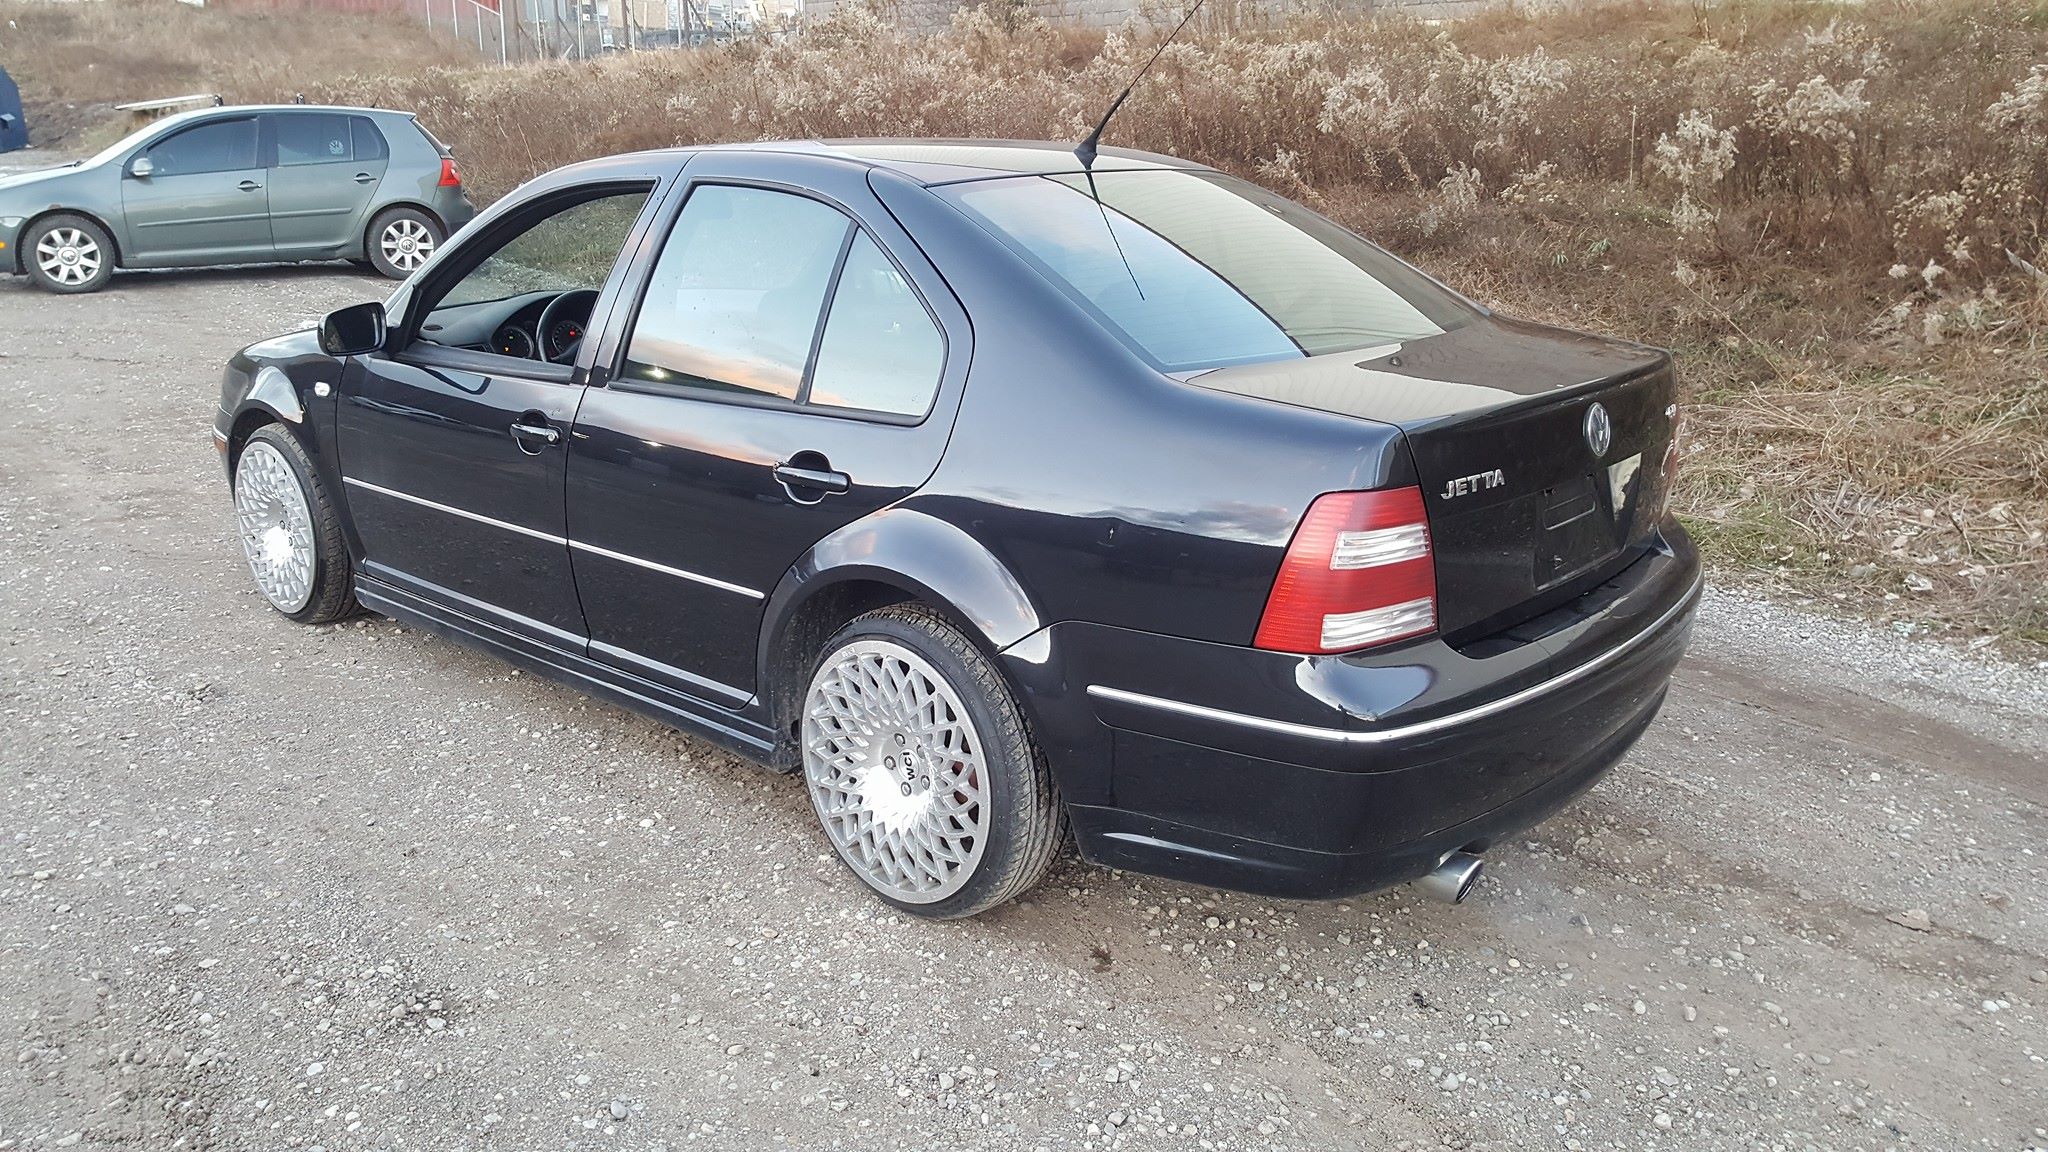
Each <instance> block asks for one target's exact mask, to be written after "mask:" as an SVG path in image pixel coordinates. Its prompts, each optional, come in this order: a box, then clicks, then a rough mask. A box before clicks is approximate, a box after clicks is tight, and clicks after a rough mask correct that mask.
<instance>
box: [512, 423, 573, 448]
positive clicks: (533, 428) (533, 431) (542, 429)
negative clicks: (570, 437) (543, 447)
mask: <svg viewBox="0 0 2048 1152" xmlns="http://www.w3.org/2000/svg"><path fill="white" fill-rule="evenodd" d="M529 436H530V437H532V438H533V439H535V440H538V441H540V442H541V443H543V444H560V443H561V442H562V430H561V429H560V428H556V427H554V426H552V425H549V424H525V423H521V424H514V425H513V426H512V438H513V439H514V440H522V439H525V438H526V437H529Z"/></svg>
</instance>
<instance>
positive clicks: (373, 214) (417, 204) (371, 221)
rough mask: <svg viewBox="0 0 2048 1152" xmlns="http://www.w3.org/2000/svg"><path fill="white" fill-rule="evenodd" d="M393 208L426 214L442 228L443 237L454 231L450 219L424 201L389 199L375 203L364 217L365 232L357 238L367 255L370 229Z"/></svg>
mask: <svg viewBox="0 0 2048 1152" xmlns="http://www.w3.org/2000/svg"><path fill="white" fill-rule="evenodd" d="M393 208H410V209H412V210H413V211H414V212H418V213H420V214H422V215H424V216H425V217H426V218H427V219H429V220H432V221H433V222H434V224H435V225H436V226H437V227H439V228H440V229H441V235H442V236H443V237H446V236H447V235H448V234H449V233H450V232H451V231H453V230H452V229H450V228H449V227H448V221H446V220H444V219H442V218H441V214H440V213H439V212H436V211H434V210H433V209H432V208H430V207H428V206H427V205H426V204H425V203H424V202H422V201H419V200H387V201H385V202H384V203H382V204H377V205H373V206H372V207H371V208H370V213H369V215H368V216H366V217H364V218H363V233H362V235H361V236H359V237H357V239H359V240H361V241H362V242H363V254H364V255H365V256H368V255H369V252H370V229H372V228H375V227H376V226H377V218H378V217H380V216H382V215H384V214H385V213H386V212H389V211H391V210H392V209H393Z"/></svg>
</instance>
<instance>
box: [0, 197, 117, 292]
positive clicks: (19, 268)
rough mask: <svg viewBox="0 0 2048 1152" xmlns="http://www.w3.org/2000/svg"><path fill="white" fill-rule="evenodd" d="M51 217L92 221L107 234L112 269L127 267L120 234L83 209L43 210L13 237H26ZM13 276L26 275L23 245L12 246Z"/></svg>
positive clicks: (26, 255) (26, 257)
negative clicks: (68, 217) (74, 217)
mask: <svg viewBox="0 0 2048 1152" xmlns="http://www.w3.org/2000/svg"><path fill="white" fill-rule="evenodd" d="M52 216H78V217H82V218H84V219H86V220H90V221H92V222H93V223H94V224H95V225H97V226H98V227H99V230H100V231H102V232H105V233H106V234H107V241H108V243H110V244H112V245H113V246H114V267H116V268H125V267H127V266H128V264H127V261H126V260H125V259H123V257H122V256H121V234H120V233H119V232H116V231H114V228H113V225H111V224H108V223H107V222H106V221H105V220H103V219H101V218H100V216H99V214H98V213H96V212H88V211H86V210H85V209H83V208H64V207H57V208H45V209H44V210H42V211H41V212H38V213H36V214H35V215H33V216H31V217H29V218H28V219H26V220H24V221H22V222H21V230H20V231H19V232H16V233H15V235H16V236H26V235H28V234H29V230H30V229H32V228H34V227H35V226H36V225H38V224H40V223H42V222H43V221H45V220H48V219H49V218H50V217H52ZM14 274H15V275H17V276H26V275H28V246H27V245H25V244H16V245H15V246H14Z"/></svg>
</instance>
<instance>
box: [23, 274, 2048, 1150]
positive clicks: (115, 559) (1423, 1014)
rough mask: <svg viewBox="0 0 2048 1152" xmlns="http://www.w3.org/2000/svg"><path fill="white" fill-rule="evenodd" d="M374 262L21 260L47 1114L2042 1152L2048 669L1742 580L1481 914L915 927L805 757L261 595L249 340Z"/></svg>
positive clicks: (31, 1109) (31, 874)
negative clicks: (1619, 759) (774, 765)
mask: <svg viewBox="0 0 2048 1152" xmlns="http://www.w3.org/2000/svg"><path fill="white" fill-rule="evenodd" d="M382 291H383V286H382V285H381V284H380V283H379V282H376V281H373V280H369V279H365V278H362V277H359V276H355V275H352V274H349V273H346V272H344V271H337V270H335V269H333V268H325V269H259V270H235V271H220V272H202V273H189V274H175V275H173V274H153V275H137V276H125V277H122V278H120V279H118V280H117V281H116V283H115V286H114V287H113V288H112V289H111V290H110V291H108V292H106V293H104V294H101V295H97V296H91V297H84V298H64V297H52V296H47V295H42V294H39V293H36V292H33V291H31V290H30V289H29V288H28V287H27V286H26V285H25V284H24V283H23V282H21V281H19V280H13V281H9V280H5V279H0V777H4V779H5V782H6V789H5V794H4V798H0V835H4V840H5V842H4V845H0V1033H4V1035H5V1036H6V1037H7V1041H8V1045H9V1046H8V1047H6V1048H5V1049H0V1053H4V1055H5V1057H6V1058H5V1060H4V1061H0V1150H6V1149H17V1148H19V1149H45V1148H113V1147H123V1148H148V1149H159V1148H171V1147H181V1148H219V1149H276V1148H298V1149H308V1148H324V1149H332V1150H339V1149H406V1148H418V1149H430V1150H433V1152H450V1150H456V1149H473V1148H474V1149H481V1148H504V1149H522V1150H523V1149H551V1150H552V1149H590V1148H596V1149H657V1148H666V1149H680V1148H683V1147H686V1146H694V1147H703V1148H707V1149H754V1148H764V1149H774V1148H792V1149H806V1150H809V1149H824V1148H847V1149H900V1148H934V1149H982V1148H989V1149H1035V1148H1094V1149H1105V1148H1129V1149H1151V1148H1170V1149H1197V1148H1199V1149H1212V1148H1214V1149H1269V1148H1284V1149H1303V1150H1318V1152H1322V1150H1337V1149H1422V1148H1439V1147H1447V1148H1536V1149H1549V1148H1565V1149H1578V1148H1586V1149H1723V1148H1725V1149H1763V1148H1770V1149H1780V1148H1783V1149H1807V1148H1815V1149H1862V1148H1870V1149H1883V1148H1915V1149H1919V1148H1926V1149H1962V1148H1972V1149H1974V1148H1995V1149H2026V1148H2041V1147H2048V1132H2044V1129H2048V1065H2044V1059H2048V900H2044V897H2043V888H2044V879H2048V878H2044V876H2043V866H2044V863H2048V861H2044V853H2048V755H2044V751H2043V750H2044V749H2048V671H2044V670H2043V669H2041V668H2039V667H2018V666H2008V665H2001V664H1996V663H1991V662H1987V661H1984V660H1981V659H1978V658H1976V657H1972V656H1968V655H1964V654H1958V653H1954V652H1951V651H1948V650H1944V649H1940V648H1937V647H1934V646H1932V645H1930V644H1928V643H1926V642H1924V641H1915V640H1911V639H1905V638H1901V637H1898V636H1895V635H1892V634H1890V633H1888V632H1883V631H1879V630H1873V629H1865V628H1861V627H1859V626H1856V625H1851V624H1842V623H1838V622H1833V621H1830V620H1826V619H1821V618H1819V617H1816V616H1812V615H1809V614H1807V613H1805V612H1803V611H1801V610H1799V609H1797V608H1793V607H1786V606H1782V605H1777V604H1774V603H1771V602H1769V601H1766V600H1760V599H1755V598H1750V597H1745V596H1738V595H1733V594H1728V593H1716V594H1714V595H1713V596H1712V597H1711V598H1710V600H1709V602H1708V605H1707V609H1706V611H1705V613H1704V617H1703V619H1702V621H1701V624H1700V628H1699V633H1698V640H1697V642H1696V645H1695V652H1694V655H1693V656H1692V657H1691V658H1690V659H1689V660H1688V661H1687V663H1686V665H1685V666H1684V667H1683V668H1682V670H1681V671H1680V673H1679V677H1678V683H1677V686H1676V688H1675V690H1674V691H1673V693H1672V696H1671V701H1670V704H1669V705H1668V706H1667V707H1666V709H1665V712H1664V715H1663V718H1662V719H1661V720H1659V721H1658V723H1657V724H1656V725H1655V727H1654V728H1652V730H1651V731H1650V733H1649V735H1648V736H1647V737H1646V738H1645V739H1644V741H1643V742H1642V744H1641V746H1640V747H1639V748H1638V749H1637V750H1636V752H1635V754H1634V755H1632V756H1631V757H1630V758H1629V759H1628V761H1627V762H1626V763H1625V764H1623V765H1622V766H1621V767H1619V768H1618V769H1617V770H1616V771H1615V772H1614V774H1613V775H1612V776H1611V777H1610V778H1609V779H1608V780H1607V781H1606V782H1604V783H1602V784H1601V785H1600V787H1599V788H1597V789H1596V790H1595V791H1594V792H1593V793H1591V794H1590V795H1589V796H1588V797H1587V798H1586V799H1584V800H1583V801H1582V802H1580V803H1579V804H1578V805H1577V806H1575V807H1573V808H1572V809H1570V810H1569V811H1567V812H1565V813H1564V814H1562V815H1560V816H1559V817H1557V818H1556V819H1553V820H1552V821H1550V822H1549V823H1547V824H1544V825H1543V826H1541V827H1539V828H1537V829H1535V830H1534V831H1533V832H1532V833H1531V834H1529V835H1528V836H1527V837H1525V838H1524V839H1522V840H1519V841H1516V842H1515V843H1513V844H1509V845H1503V846H1502V847H1501V848H1500V849H1499V850H1497V851H1496V853H1495V857H1496V858H1495V859H1494V860H1493V862H1492V865H1491V867H1490V869H1489V871H1488V873H1487V877H1486V879H1485V880H1484V881H1483V882H1482V884H1481V886H1480V888H1479V890H1478V892H1477V893H1476V894H1475V896H1474V897H1473V899H1472V900H1471V901H1470V902H1469V903H1467V904H1466V905H1464V906H1462V907H1459V908H1447V907H1443V906H1440V905H1434V904H1428V903H1423V902H1420V901H1419V900H1418V899H1417V898H1416V897H1414V896H1413V895H1411V894H1409V893H1407V892H1405V891H1403V892H1393V893H1387V894H1384V895H1378V896H1373V897H1369V898H1364V899H1359V900H1354V901H1351V902H1347V903H1331V904H1288V903H1275V902H1271V901H1264V900H1258V899H1252V898H1248V897H1242V896H1235V895H1228V894H1220V893H1216V892H1211V891H1206V890H1201V889H1195V888H1189V887H1184V886H1180V885H1175V884H1170V883H1163V882H1158V881H1154V880H1150V879H1146V878H1143V877H1138V876H1130V875H1123V874H1118V873H1111V872H1107V871H1102V870H1098V869H1094V868H1089V867H1086V866H1084V865H1081V864H1080V863H1078V862H1077V861H1074V860H1072V859H1068V860H1066V861H1063V862H1062V863H1061V864H1060V865H1059V867H1058V868H1057V870H1056V872H1055V873H1054V875H1053V877H1052V878H1051V879H1050V880H1049V881H1048V883H1047V884H1046V885H1045V886H1044V887H1043V888H1042V889H1040V890H1039V891H1038V892H1037V893H1035V894H1034V895H1033V897H1032V898H1031V899H1030V900H1029V901H1028V902H1025V903H1020V904H1017V905H1014V906H1012V907H1009V908H1007V909H1003V910H1000V911H998V912H996V913H994V914H991V915H988V916H985V917H983V918H981V919H979V920H976V921H972V922H967V923H953V924H928V923H922V922H917V921H913V920H909V919H907V918H904V917H901V916H897V915H892V914H889V913H887V912H886V910H884V909H883V908H881V906H879V905H878V904H876V903H875V902H874V901H872V900H870V899H869V898H868V897H867V896H866V895H865V894H864V890H863V889H862V888H861V887H860V885H859V884H858V883H857V882H856V881H855V880H854V879H853V878H852V877H850V876H849V875H847V874H846V873H844V871H843V870H842V869H841V868H840V867H839V865H838V864H837V863H836V862H835V861H834V860H833V859H832V858H831V856H830V855H829V852H828V850H827V848H826V846H825V844H824V843H823V840H822V839H821V837H820V835H819V834H818V833H817V832H816V831H815V829H814V826H813V818H812V816H811V813H810V810H809V807H808V804H807V801H806V800H805V797H804V795H803V793H802V790H801V788H800V787H799V786H798V784H797V782H796V781H793V780H790V779H785V778H776V777H770V776H767V775H765V774H762V773H760V772H758V771H756V770H754V769H750V768H748V767H745V766H743V765H742V764H740V763H738V762H737V761H735V760H733V759H732V758H731V757H729V756H727V755H725V754H723V753H720V752H718V751H715V750H713V749H712V748H710V747H708V746H706V745H703V744H700V743H697V742H695V741H693V740H691V739H688V738H685V737H683V736H680V735H678V734H676V733H674V732H670V731H666V730H663V729H661V728H658V727H656V726H654V725H653V724H651V723H649V722H647V721H645V720H642V719H639V718H637V717H635V716H633V715H630V714H628V713H625V712H623V711H620V710H618V709H615V708H612V707H609V706H606V705H603V704H598V703H594V702H592V701H590V700H588V699H586V698H585V697H583V696H580V695H578V694H577V693H575V692H573V691H571V690H568V689H565V688H559V687H556V686H553V685H551V684H547V683H542V682H538V681H536V680H535V679H533V678H531V677H526V676H521V675H519V674H518V673H515V672H513V671H511V670H510V669H509V668H507V667H504V666H501V665H499V664H497V663H495V662H493V661H491V660H490V659H487V658H485V657H482V656H478V655H475V654H472V653H470V652H468V651H466V650H464V649H461V648H458V647H455V646H453V645H451V644H449V643H446V642H443V641H441V640H437V639H434V638H431V637H428V636H425V635H422V634H420V633H418V632H416V631H414V630H412V629H409V628H401V627H399V626H397V625H394V624H392V623H391V622H389V621H386V620H381V619H375V618H370V619H362V620H356V621H351V622H348V623H346V624H343V625H340V626H335V627H327V628H319V629H306V628H301V627H297V626H294V625H292V624H290V623H287V622H286V621H284V620H283V619H282V618H281V617H279V616H277V615H276V614H275V613H273V612H271V611H269V610H268V609H267V608H266V607H265V606H264V605H263V602H262V601H261V600H260V599H259V598H258V597H257V595H256V593H255V592H254V590H253V589H252V588H251V586H250V582H249V578H248V574H247V572H246V571H245V569H244V567H243V565H242V562H241V560H240V558H239V556H238V554H237V552H236V549H235V546H234V544H233V542H232V539H231V536H230V528H231V524H230V514H229V501H228V494H227V490H226V486H225V484H224V483H223V480H222V478H221V476H220V475H219V469H218V465H217V464H216V463H215V459H214V453H213V449H212V447H211V445H210V443H209V440H208V431H207V429H208V419H209V414H210V411H211V409H212V406H213V403H214V400H215V396H216V388H217V383H218V380H219V370H220V365H221V363H222V360H223V359H224V358H225V357H226V356H227V355H228V354H229V353H230V352H231V351H232V350H233V349H234V348H236V347H238V346H240V345H241V344H243V343H245V342H248V341H250V340H252V339H255V338H257V337H259V336H263V335H267V334H270V333H273V332H275V331H278V330H280V329H283V328H285V327H288V326H293V325H299V324H302V323H305V322H308V321H310V320H311V319H312V318H313V317H315V316H316V315H318V314H319V313H321V312H322V311H324V310H326V309H328V308H330V307H333V306H336V305H339V304H343V303H348V302H351V301H354V300H357V299H364V298H369V297H371V296H373V295H377V294H381V292H382Z"/></svg>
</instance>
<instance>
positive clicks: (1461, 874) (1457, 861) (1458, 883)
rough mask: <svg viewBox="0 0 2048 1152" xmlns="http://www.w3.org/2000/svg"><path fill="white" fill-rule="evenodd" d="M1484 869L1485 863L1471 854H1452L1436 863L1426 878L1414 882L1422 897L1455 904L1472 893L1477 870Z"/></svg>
mask: <svg viewBox="0 0 2048 1152" xmlns="http://www.w3.org/2000/svg"><path fill="white" fill-rule="evenodd" d="M1484 867H1486V861H1484V860H1482V859H1480V858H1479V856H1478V855H1477V854H1475V853H1472V852H1453V853H1451V854H1449V855H1448V856H1445V857H1444V858H1443V859H1442V860H1440V861H1438V862H1437V866H1436V867H1435V868H1434V869H1432V870H1431V871H1430V873H1429V874H1428V875H1427V876H1424V877H1422V878H1421V879H1420V880H1417V881H1416V882H1415V887H1417V888H1419V889H1421V891H1422V894H1423V895H1424V896H1427V897H1429V898H1430V899H1432V900H1441V901H1443V902H1444V903H1446V904H1456V903H1458V902H1459V901H1462V900H1463V899H1465V896H1466V894H1467V893H1469V892H1471V891H1472V885H1474V884H1477V883H1478V882H1479V870H1480V869H1482V868H1484Z"/></svg>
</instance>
